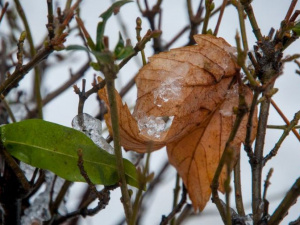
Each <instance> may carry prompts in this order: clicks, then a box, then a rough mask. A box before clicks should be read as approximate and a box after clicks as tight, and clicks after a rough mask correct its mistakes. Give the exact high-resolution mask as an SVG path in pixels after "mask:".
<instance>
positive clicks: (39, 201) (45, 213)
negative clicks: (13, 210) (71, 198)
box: [21, 171, 68, 224]
mask: <svg viewBox="0 0 300 225" xmlns="http://www.w3.org/2000/svg"><path fill="white" fill-rule="evenodd" d="M54 177H55V175H54V174H53V173H51V172H49V171H45V180H46V182H45V186H46V187H45V190H44V191H43V192H41V193H40V194H39V195H38V196H37V197H36V198H35V199H34V200H33V202H32V204H31V206H30V207H29V208H27V209H26V210H25V211H24V215H23V216H22V218H21V223H22V224H32V223H33V222H35V223H37V224H42V222H43V221H47V220H49V219H50V218H51V215H50V211H49V201H50V195H51V194H52V199H53V200H55V199H56V197H57V195H58V193H59V191H60V190H61V187H62V185H63V183H64V179H62V178H60V177H56V179H55V185H54V188H53V190H51V189H52V185H53V182H54ZM67 195H68V193H67V194H66V195H65V198H66V197H67ZM65 202H66V199H64V201H63V202H62V203H61V204H60V206H59V209H58V211H59V213H61V214H66V213H67V210H66V206H65Z"/></svg>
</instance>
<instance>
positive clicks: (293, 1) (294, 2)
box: [284, 0, 298, 22]
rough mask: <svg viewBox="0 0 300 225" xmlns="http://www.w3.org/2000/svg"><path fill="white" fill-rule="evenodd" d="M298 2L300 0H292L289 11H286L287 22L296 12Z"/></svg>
mask: <svg viewBox="0 0 300 225" xmlns="http://www.w3.org/2000/svg"><path fill="white" fill-rule="evenodd" d="M297 2H298V0H292V2H291V4H290V7H289V9H288V11H287V13H286V16H285V18H284V20H285V21H286V22H288V21H289V20H290V18H291V16H292V13H293V12H294V9H295V7H296V4H297Z"/></svg>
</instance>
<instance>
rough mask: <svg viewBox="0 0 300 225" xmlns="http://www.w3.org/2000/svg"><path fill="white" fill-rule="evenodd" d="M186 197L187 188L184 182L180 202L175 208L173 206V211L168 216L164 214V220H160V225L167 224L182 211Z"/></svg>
mask: <svg viewBox="0 0 300 225" xmlns="http://www.w3.org/2000/svg"><path fill="white" fill-rule="evenodd" d="M186 197H187V190H186V188H185V186H184V184H182V193H181V200H180V201H179V203H178V204H177V206H176V207H175V208H173V210H172V212H170V213H169V215H168V216H167V217H165V216H163V217H162V220H161V222H160V225H167V224H168V222H169V221H170V220H171V219H172V218H173V217H174V216H175V215H176V214H177V213H179V212H180V211H181V209H182V207H183V206H184V204H185V203H186Z"/></svg>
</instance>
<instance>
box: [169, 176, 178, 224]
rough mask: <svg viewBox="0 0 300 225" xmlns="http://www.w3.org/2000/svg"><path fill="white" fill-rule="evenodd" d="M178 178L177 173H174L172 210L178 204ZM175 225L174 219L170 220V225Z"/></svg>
mask: <svg viewBox="0 0 300 225" xmlns="http://www.w3.org/2000/svg"><path fill="white" fill-rule="evenodd" d="M179 181H180V176H179V174H178V173H176V181H175V188H174V189H173V207H172V209H173V210H174V209H175V208H176V206H177V204H178V195H179V192H180V183H179ZM174 224H175V217H174V218H173V219H172V220H171V225H174Z"/></svg>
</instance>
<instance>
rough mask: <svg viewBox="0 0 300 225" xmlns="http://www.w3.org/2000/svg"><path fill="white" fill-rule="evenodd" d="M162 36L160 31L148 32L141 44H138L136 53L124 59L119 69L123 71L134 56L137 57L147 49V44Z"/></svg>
mask: <svg viewBox="0 0 300 225" xmlns="http://www.w3.org/2000/svg"><path fill="white" fill-rule="evenodd" d="M160 35H161V31H158V30H154V31H151V30H148V31H147V33H146V34H145V36H144V37H143V38H142V40H141V41H140V42H138V43H137V44H136V45H135V47H134V48H133V50H134V52H133V53H131V54H130V55H129V56H127V57H126V58H125V59H123V60H122V61H121V62H120V64H119V69H121V68H122V67H123V66H124V65H125V64H126V63H127V62H128V61H129V60H130V59H131V58H132V57H133V56H136V55H137V54H138V52H140V51H142V50H143V49H144V48H145V45H146V43H147V42H149V41H150V40H151V39H152V38H156V37H158V36H160Z"/></svg>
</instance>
